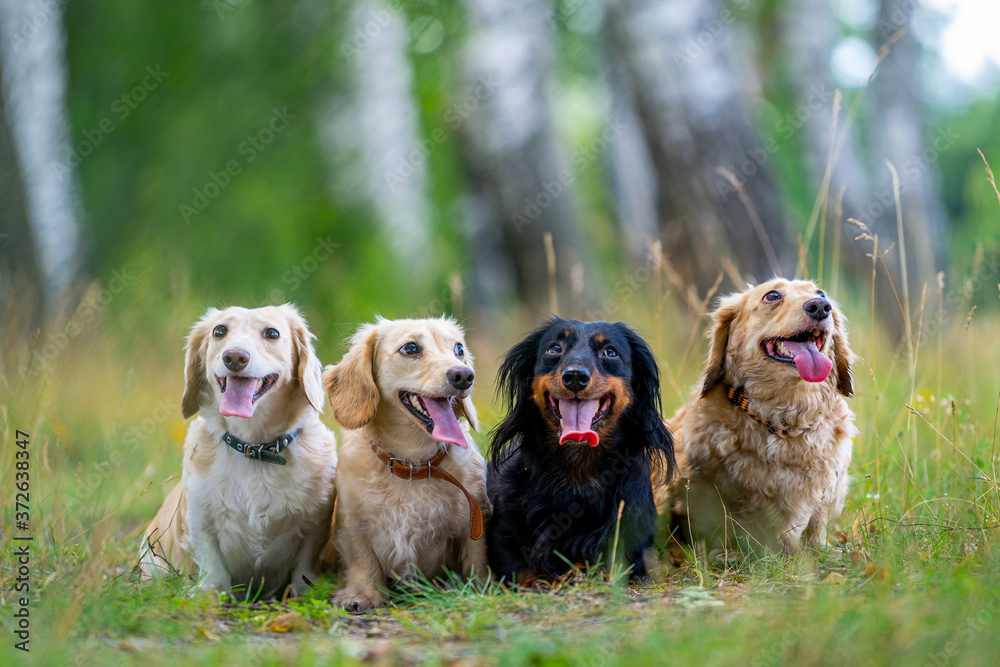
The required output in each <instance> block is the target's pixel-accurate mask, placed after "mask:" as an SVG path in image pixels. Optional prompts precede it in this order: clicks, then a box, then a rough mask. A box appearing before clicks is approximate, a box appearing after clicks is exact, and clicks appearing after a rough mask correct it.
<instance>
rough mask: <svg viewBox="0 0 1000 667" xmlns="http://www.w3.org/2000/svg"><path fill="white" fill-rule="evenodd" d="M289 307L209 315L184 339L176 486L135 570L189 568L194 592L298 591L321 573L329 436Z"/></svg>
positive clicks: (313, 369)
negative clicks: (184, 430)
mask: <svg viewBox="0 0 1000 667" xmlns="http://www.w3.org/2000/svg"><path fill="white" fill-rule="evenodd" d="M312 338H313V336H312V334H311V333H310V332H309V329H308V328H307V326H306V323H305V321H304V320H303V318H302V316H301V315H300V314H299V312H298V311H297V310H296V309H295V308H294V307H293V306H291V305H288V304H285V305H281V306H267V307H264V308H257V309H254V310H248V309H246V308H235V307H234V308H226V309H225V310H216V309H214V308H212V309H209V311H208V312H207V313H206V314H205V316H204V317H203V318H202V319H201V320H200V321H199V322H198V323H197V324H195V325H194V328H193V329H192V330H191V335H190V336H189V337H188V341H187V353H186V359H185V384H184V396H183V399H182V401H181V411H182V413H183V415H184V418H185V419H186V418H189V417H192V416H194V415H195V414H198V413H200V415H199V416H198V417H197V418H196V419H195V420H194V421H193V422H192V423H191V426H190V428H189V429H188V434H187V439H186V441H185V443H184V464H183V474H182V478H181V482H180V483H179V484H177V485H176V486H175V487H174V489H173V490H172V491H171V492H170V494H169V495H168V496H167V499H166V501H165V502H164V503H163V506H162V507H161V508H160V511H159V512H158V513H157V515H156V518H154V519H153V522H152V523H151V524H150V526H149V528H148V529H147V530H146V533H145V536H144V537H143V541H142V548H141V553H140V570H141V572H142V573H143V574H144V575H146V576H149V577H163V576H167V575H170V574H176V573H179V572H181V571H184V570H188V569H189V568H190V566H191V565H192V563H191V561H193V565H194V566H196V569H197V573H198V579H197V589H198V590H207V589H220V590H236V591H242V592H243V593H244V595H246V596H247V597H258V596H259V597H270V596H274V595H279V594H283V593H284V592H285V591H286V589H290V592H291V593H292V594H293V595H294V594H297V593H300V592H302V591H303V590H305V588H306V587H307V586H308V585H309V584H310V583H311V582H315V581H316V580H317V579H318V577H319V563H318V557H319V552H320V549H321V548H322V547H323V545H324V544H325V543H326V541H327V539H328V535H329V530H330V521H331V516H332V513H333V505H334V500H335V490H334V476H335V472H336V466H337V451H336V440H335V436H334V434H333V432H332V431H330V430H329V429H327V428H326V426H324V425H323V423H322V422H321V421H320V420H319V413H320V412H321V411H322V410H323V404H324V398H325V397H324V394H323V384H322V365H321V364H320V362H319V359H318V358H317V357H316V352H315V350H314V349H313V343H312Z"/></svg>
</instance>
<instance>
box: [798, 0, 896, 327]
mask: <svg viewBox="0 0 1000 667" xmlns="http://www.w3.org/2000/svg"><path fill="white" fill-rule="evenodd" d="M782 32H783V39H784V42H785V45H786V47H787V52H788V53H790V54H793V57H791V58H789V59H788V62H789V75H790V77H791V80H792V85H793V87H794V89H795V92H796V97H797V99H796V101H795V102H796V112H798V111H799V110H801V114H798V115H795V114H796V112H793V116H795V118H796V119H801V118H806V120H805V121H804V123H803V124H802V126H801V129H796V127H795V125H792V124H787V123H786V124H785V125H784V126H782V127H785V128H787V130H788V131H789V132H803V133H804V135H803V138H804V142H803V145H804V147H805V153H806V163H807V165H808V168H809V173H810V176H811V177H812V183H813V184H814V186H815V191H816V192H817V193H819V191H820V188H821V186H822V182H823V177H824V175H825V173H826V169H827V163H828V161H829V159H830V150H831V142H832V140H834V138H833V137H832V129H833V128H832V124H833V99H834V91H835V89H836V86H835V83H834V81H833V77H832V75H831V72H830V66H829V62H830V55H831V53H832V52H833V49H834V47H835V46H836V44H837V41H838V40H839V39H840V30H839V28H838V26H837V22H836V19H835V18H834V16H833V13H832V11H831V8H830V5H829V3H828V2H826V1H825V0H801V1H800V2H797V3H793V4H792V5H790V6H789V8H788V13H787V14H786V18H785V20H784V22H783V25H782ZM883 41H884V40H883ZM876 46H878V45H876ZM851 104H852V103H851V102H850V101H849V100H848V99H845V100H844V101H843V102H842V103H841V107H840V111H839V114H838V116H837V128H836V133H837V137H838V138H839V136H840V134H841V132H842V130H843V128H844V125H845V123H846V122H847V119H848V115H849V113H850V106H851ZM857 136H858V119H857V118H856V119H855V120H854V121H853V125H852V126H851V128H850V129H849V132H848V135H847V137H846V139H845V141H844V144H843V147H842V148H841V150H840V153H839V155H838V156H837V161H836V163H835V164H834V165H833V170H832V172H831V176H830V187H829V196H828V200H827V233H826V244H825V246H824V255H825V257H824V258H823V268H824V271H823V273H824V274H825V275H824V276H815V275H811V276H810V277H818V278H819V280H820V282H821V283H823V285H824V286H825V287H826V288H827V289H831V288H833V286H834V281H833V280H826V281H824V278H830V277H832V276H834V275H839V274H840V272H841V270H842V267H841V266H832V265H831V260H832V258H834V257H836V253H835V252H834V250H833V247H832V245H831V244H832V243H839V244H841V247H842V250H841V251H840V254H839V256H840V262H839V263H840V264H841V265H843V267H846V269H847V272H848V273H850V274H852V275H853V276H854V277H855V278H856V279H858V280H860V281H862V282H864V283H867V281H868V280H869V277H870V276H871V270H872V263H871V258H870V257H869V256H868V254H869V253H871V251H872V241H871V240H870V239H866V238H865V239H858V238H857V237H858V236H859V235H860V230H859V228H858V227H856V226H854V225H852V224H849V223H848V222H847V220H848V218H855V219H857V220H860V221H862V222H864V223H865V224H867V225H869V227H870V228H871V230H872V232H874V233H876V234H878V237H879V245H880V248H881V249H883V250H884V249H885V248H887V247H889V245H890V244H892V243H893V242H894V241H895V239H896V237H897V234H896V219H895V217H894V215H892V211H889V215H886V209H885V208H884V203H885V202H882V203H879V200H878V199H877V198H876V193H875V192H874V190H873V188H872V186H871V184H872V183H873V182H874V180H875V179H872V177H871V176H870V171H869V168H868V164H867V162H866V160H865V157H864V155H863V154H862V152H861V151H860V150H859V147H858V142H857V139H856V138H857ZM788 138H791V136H789V137H788ZM879 170H881V171H882V172H883V173H885V172H886V168H885V166H884V165H883V164H879V165H876V172H878V171H879ZM841 191H843V199H842V200H841V203H842V212H841V215H840V219H839V220H837V219H834V215H835V202H836V199H837V196H838V193H840V192H841ZM883 198H884V195H883ZM891 201H892V190H891V187H890V188H889V190H888V200H887V202H888V203H890V204H891ZM838 230H839V234H840V238H839V239H838V238H837V234H838ZM819 235H820V231H819V227H818V226H817V228H816V232H815V234H814V236H813V238H812V242H811V248H810V251H815V250H816V249H817V247H818V245H819ZM897 257H898V255H896V254H895V252H894V253H890V254H889V255H888V256H886V264H887V265H888V266H889V267H890V270H891V271H892V272H893V280H895V281H897V285H898V284H899V283H898V271H899V264H898V262H897V261H896V260H897ZM817 268H818V263H815V264H813V265H812V269H813V270H814V271H815V270H817ZM878 271H879V276H880V278H879V280H878V281H877V282H876V287H875V289H876V296H875V298H876V301H877V302H878V303H879V304H882V306H884V308H880V309H879V310H880V312H881V313H882V319H883V322H884V323H885V324H887V325H889V326H890V328H891V329H892V330H893V332H894V333H895V334H896V335H902V334H903V333H904V331H905V326H904V320H903V318H902V314H901V313H900V312H899V308H898V307H897V306H896V301H895V295H894V294H893V290H892V284H891V283H890V282H889V280H888V278H887V277H886V275H885V271H884V269H883V267H882V266H879V268H878Z"/></svg>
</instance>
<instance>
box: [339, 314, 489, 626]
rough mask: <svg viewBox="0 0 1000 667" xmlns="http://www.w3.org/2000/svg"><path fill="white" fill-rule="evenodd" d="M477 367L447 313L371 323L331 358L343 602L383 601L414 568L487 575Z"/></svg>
mask: <svg viewBox="0 0 1000 667" xmlns="http://www.w3.org/2000/svg"><path fill="white" fill-rule="evenodd" d="M473 377H474V376H473V369H472V355H471V354H469V352H468V351H467V350H466V349H465V340H464V336H463V333H462V330H461V328H459V326H458V325H457V324H456V323H455V322H454V321H452V320H447V319H424V320H395V321H393V320H379V321H378V323H376V324H369V325H365V326H363V327H362V328H361V330H360V331H358V333H357V334H356V335H355V336H354V338H353V340H352V346H351V349H350V351H348V353H347V354H346V355H345V356H344V358H343V360H342V361H341V362H340V363H339V364H337V365H336V366H328V367H327V368H326V371H325V372H324V374H323V382H324V385H325V387H326V391H327V396H328V397H329V399H330V406H331V407H332V408H333V416H334V417H335V418H336V419H337V421H338V422H340V424H341V425H342V426H343V427H344V428H345V429H348V430H347V431H346V432H345V433H344V442H343V446H342V448H341V451H340V466H339V468H338V469H337V489H338V499H337V510H336V512H337V516H336V532H337V535H336V543H337V548H338V550H339V553H340V557H341V562H342V563H343V565H344V567H345V568H346V574H345V575H344V576H342V578H341V582H340V584H341V588H340V590H339V591H338V592H337V594H336V597H335V601H336V602H337V603H338V604H340V605H342V606H343V607H344V608H346V609H348V610H350V611H357V610H360V609H365V608H370V607H377V606H379V605H381V604H382V595H381V593H380V591H379V588H380V587H384V586H385V585H386V584H387V583H388V582H389V581H391V580H396V579H400V578H405V577H408V576H412V575H414V574H415V573H416V572H420V573H423V574H424V575H425V576H427V577H430V578H434V577H438V576H441V575H443V574H444V568H446V567H447V568H448V569H449V570H450V571H452V572H454V573H457V574H460V575H461V576H463V577H466V578H468V577H476V578H485V577H486V544H485V539H484V538H482V536H481V535H479V536H478V537H479V539H474V537H475V535H474V534H473V533H475V532H477V527H476V521H477V519H478V521H479V523H478V532H480V533H481V531H482V522H483V521H484V520H488V519H489V516H490V514H491V513H492V509H491V505H490V502H489V500H488V499H487V497H486V463H485V461H484V460H483V456H482V454H480V453H479V451H478V450H477V449H476V446H475V444H474V443H473V442H472V439H471V437H470V436H469V426H471V427H472V428H476V427H477V424H476V411H475V408H474V407H473V405H472V400H471V399H470V398H469V396H470V394H471V392H472V381H473ZM459 416H464V417H465V419H466V420H467V422H468V424H461V423H460V422H459V421H458V417H459ZM470 445H471V446H470ZM442 453H443V454H442ZM442 456H443V458H441V457H442ZM434 460H436V461H437V462H436V463H433V462H432V463H431V464H428V462H429V461H434ZM431 468H435V469H437V470H438V472H435V473H434V474H433V475H431V477H432V478H431V479H428V478H427V476H428V473H429V471H430V470H431ZM441 471H443V472H444V473H445V474H446V475H447V476H450V477H452V478H453V480H454V481H453V482H451V483H449V482H448V481H447V480H446V479H443V476H442V475H441V474H440V473H441ZM410 477H412V479H411V478H410ZM455 482H457V483H458V485H456V484H455ZM459 485H460V486H459ZM477 507H478V508H481V509H480V511H477ZM480 512H481V513H480Z"/></svg>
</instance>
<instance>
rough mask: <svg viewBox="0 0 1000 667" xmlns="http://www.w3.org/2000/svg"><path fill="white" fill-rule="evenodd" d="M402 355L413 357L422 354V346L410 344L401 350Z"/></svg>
mask: <svg viewBox="0 0 1000 667" xmlns="http://www.w3.org/2000/svg"><path fill="white" fill-rule="evenodd" d="M399 353H400V354H405V355H406V356H408V357H412V356H413V355H415V354H420V346H419V345H417V344H416V343H414V342H409V343H407V344H406V345H404V346H403V347H401V348H399Z"/></svg>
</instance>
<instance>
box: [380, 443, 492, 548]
mask: <svg viewBox="0 0 1000 667" xmlns="http://www.w3.org/2000/svg"><path fill="white" fill-rule="evenodd" d="M371 446H372V451H373V452H375V456H377V457H378V460H379V461H381V462H382V463H383V464H385V467H386V468H388V469H389V472H391V473H392V474H393V475H395V476H396V477H398V478H400V479H405V480H414V479H428V478H432V479H440V480H444V481H445V482H448V483H449V484H454V485H455V486H457V487H458V490H459V491H461V492H462V493H464V494H465V498H466V500H468V501H469V510H470V512H471V514H472V520H471V534H472V539H474V540H478V539H481V538H482V537H483V510H482V508H481V507H480V506H479V501H478V500H476V497H475V496H473V495H472V494H471V493H469V491H468V490H467V489H466V488H465V487H464V486H462V483H461V482H459V481H458V480H457V479H455V478H454V477H452V476H451V475H450V474H448V473H447V472H446V471H445V470H444V469H443V468H440V467H438V466H440V464H441V462H442V461H444V457H446V456H448V450H447V448H442V449H441V451H440V452H438V453H437V454H435V455H434V458H431V459H428V460H426V461H421V462H420V463H412V462H410V461H407V460H406V459H400V458H396V457H395V456H389V454H387V453H386V452H383V451H382V450H381V449H379V446H378V445H376V444H375V443H374V442H372V443H371Z"/></svg>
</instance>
